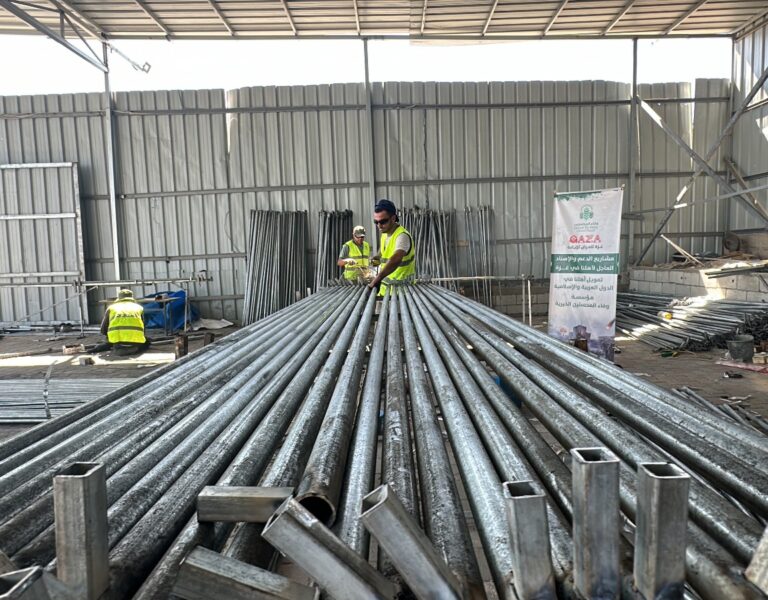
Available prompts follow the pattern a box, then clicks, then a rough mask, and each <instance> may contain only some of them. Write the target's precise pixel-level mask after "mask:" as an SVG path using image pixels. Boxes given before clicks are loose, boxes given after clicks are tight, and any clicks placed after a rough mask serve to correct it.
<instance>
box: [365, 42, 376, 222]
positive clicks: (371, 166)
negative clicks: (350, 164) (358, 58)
mask: <svg viewBox="0 0 768 600" xmlns="http://www.w3.org/2000/svg"><path fill="white" fill-rule="evenodd" d="M363 61H364V63H365V64H364V67H365V117H366V119H365V122H366V125H367V127H368V148H367V157H366V158H367V159H368V170H369V173H370V174H369V177H368V193H369V194H370V196H371V205H373V204H374V203H375V202H376V162H375V160H374V156H375V148H374V140H373V105H372V98H371V96H372V92H371V78H370V71H369V64H368V40H367V39H363ZM371 213H373V211H371ZM371 225H373V223H371ZM371 231H376V228H375V227H374V228H373V229H372V230H371Z"/></svg>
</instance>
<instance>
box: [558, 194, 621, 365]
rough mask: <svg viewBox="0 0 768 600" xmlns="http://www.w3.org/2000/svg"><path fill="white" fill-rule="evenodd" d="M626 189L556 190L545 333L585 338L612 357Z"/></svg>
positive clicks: (593, 347)
mask: <svg viewBox="0 0 768 600" xmlns="http://www.w3.org/2000/svg"><path fill="white" fill-rule="evenodd" d="M623 193H624V190H623V189H622V188H614V189H609V190H596V191H592V192H572V193H564V194H556V195H555V202H554V209H553V219H554V220H553V225H552V260H551V266H550V279H549V281H550V283H549V335H551V336H552V337H555V338H558V339H560V340H563V341H569V340H587V343H588V345H589V351H590V352H591V353H594V354H597V355H598V356H604V357H606V358H607V359H609V360H613V338H614V335H615V332H616V286H617V284H618V276H619V243H620V237H621V201H622V195H623Z"/></svg>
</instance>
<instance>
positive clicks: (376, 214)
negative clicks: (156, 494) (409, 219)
mask: <svg viewBox="0 0 768 600" xmlns="http://www.w3.org/2000/svg"><path fill="white" fill-rule="evenodd" d="M373 222H374V223H376V226H377V227H378V228H379V232H380V233H381V239H380V242H379V253H378V254H377V255H376V256H374V257H373V258H372V260H371V262H372V264H374V265H375V264H380V265H381V268H380V269H379V273H378V275H376V277H375V278H374V279H373V281H371V283H370V284H369V285H368V287H371V288H374V287H376V286H379V296H383V295H384V294H385V293H386V290H387V286H389V285H397V284H402V283H407V282H409V281H411V280H413V279H414V278H415V277H416V245H415V244H414V242H413V237H412V236H411V234H410V233H408V231H407V230H406V229H405V227H403V226H402V225H400V223H399V221H398V217H397V208H396V207H395V205H394V204H393V203H392V202H391V201H390V200H379V201H378V202H377V203H376V206H375V207H374V208H373Z"/></svg>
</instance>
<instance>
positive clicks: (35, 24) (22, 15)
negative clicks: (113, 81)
mask: <svg viewBox="0 0 768 600" xmlns="http://www.w3.org/2000/svg"><path fill="white" fill-rule="evenodd" d="M0 7H2V8H4V9H5V10H7V11H8V12H9V13H11V14H12V15H14V16H15V17H16V18H18V19H20V20H22V21H24V22H25V23H26V24H27V25H29V26H30V27H32V28H33V29H36V30H37V31H39V32H40V33H42V34H43V35H46V36H48V37H49V38H51V39H52V40H53V41H54V42H57V43H58V44H61V45H62V46H64V47H65V48H66V49H67V50H69V51H70V52H74V53H75V54H77V55H78V56H79V57H80V58H82V59H83V60H85V61H87V62H88V63H90V64H91V65H93V66H94V67H96V68H97V69H99V70H100V71H102V72H104V73H106V72H107V67H106V66H105V65H104V63H102V62H101V61H100V60H98V59H97V58H95V57H93V56H90V55H88V54H86V53H85V52H84V51H83V50H81V49H80V48H78V47H77V46H75V45H74V44H72V43H71V42H70V41H69V40H67V39H66V38H65V37H64V36H62V35H60V34H58V33H57V32H55V31H54V30H53V29H51V28H50V27H48V26H47V25H45V24H43V23H41V22H40V21H38V20H37V19H36V18H34V17H33V16H31V15H30V14H28V13H27V12H25V11H23V10H22V9H20V8H19V7H18V6H16V5H15V4H14V3H13V2H11V1H10V0H0Z"/></svg>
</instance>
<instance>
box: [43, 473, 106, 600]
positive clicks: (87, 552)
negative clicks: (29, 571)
mask: <svg viewBox="0 0 768 600" xmlns="http://www.w3.org/2000/svg"><path fill="white" fill-rule="evenodd" d="M53 498H54V503H53V505H54V512H55V513H56V557H57V558H58V564H57V569H56V575H57V576H58V578H59V579H60V580H61V581H62V582H63V583H65V584H66V585H68V586H69V587H70V588H71V589H72V592H73V593H74V594H76V595H77V596H78V597H81V598H83V599H84V600H97V599H98V598H99V597H100V596H101V594H102V593H103V592H104V591H105V590H106V589H107V588H108V587H109V564H108V562H107V485H106V480H105V477H104V466H103V465H99V464H94V463H75V464H73V465H70V466H69V467H68V468H66V469H64V470H63V471H61V472H60V473H59V474H58V475H56V476H55V477H54V478H53Z"/></svg>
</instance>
